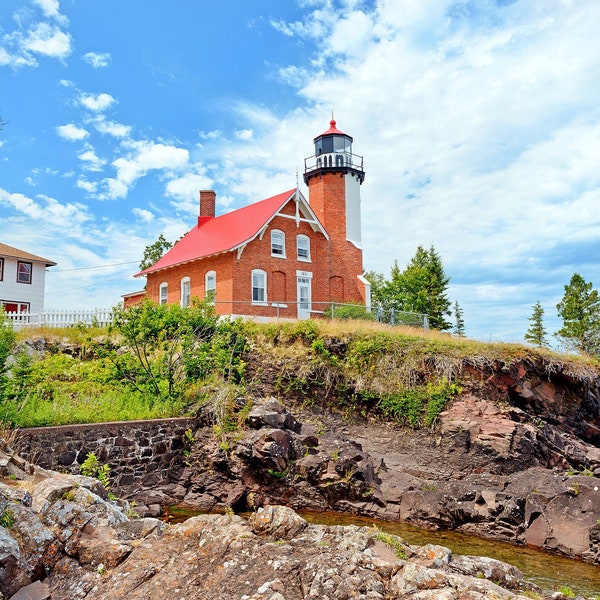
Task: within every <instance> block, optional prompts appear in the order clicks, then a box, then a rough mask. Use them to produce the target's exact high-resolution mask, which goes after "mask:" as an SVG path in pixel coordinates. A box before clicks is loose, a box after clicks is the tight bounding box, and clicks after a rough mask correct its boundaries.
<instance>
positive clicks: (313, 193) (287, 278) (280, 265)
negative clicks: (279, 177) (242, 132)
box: [147, 173, 364, 318]
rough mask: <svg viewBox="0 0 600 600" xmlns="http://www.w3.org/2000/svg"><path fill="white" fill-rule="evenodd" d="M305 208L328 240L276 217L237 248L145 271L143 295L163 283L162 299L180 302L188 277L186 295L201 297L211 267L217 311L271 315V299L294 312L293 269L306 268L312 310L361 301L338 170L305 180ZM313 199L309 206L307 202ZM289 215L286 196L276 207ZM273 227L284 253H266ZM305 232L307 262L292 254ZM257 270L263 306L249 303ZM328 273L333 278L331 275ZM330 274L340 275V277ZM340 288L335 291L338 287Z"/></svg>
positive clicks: (155, 293) (358, 260)
mask: <svg viewBox="0 0 600 600" xmlns="http://www.w3.org/2000/svg"><path fill="white" fill-rule="evenodd" d="M309 189H310V203H311V207H312V208H313V210H315V212H316V213H317V214H318V216H319V220H320V221H321V222H322V223H323V224H324V225H325V228H326V230H327V232H328V234H329V235H330V241H329V242H328V241H327V239H326V238H325V237H324V236H323V234H322V233H319V232H315V231H313V229H312V227H311V226H310V225H309V224H308V223H305V222H299V223H298V224H297V223H296V221H295V219H290V218H285V217H280V216H277V217H275V218H274V219H273V220H272V221H271V222H270V224H269V226H268V228H267V229H266V231H264V233H263V234H262V235H261V236H258V237H256V238H255V239H253V240H252V241H250V242H249V243H248V245H247V246H246V247H245V248H244V249H243V250H242V252H241V256H240V258H239V259H238V252H237V251H236V252H227V253H223V254H221V255H218V256H212V257H208V258H204V259H201V260H196V261H193V262H190V263H187V264H185V265H181V266H178V267H174V268H171V269H166V270H164V271H160V272H158V273H151V274H150V275H148V282H147V294H148V297H149V298H150V299H151V300H154V301H155V302H157V301H158V298H159V286H160V285H161V283H167V284H168V290H169V292H168V302H169V303H170V304H171V303H178V302H179V301H180V290H181V279H182V278H184V277H189V278H190V292H191V296H192V297H197V298H204V296H205V276H206V273H207V272H208V271H215V272H216V280H217V295H216V301H217V303H216V310H217V313H219V314H222V315H227V314H244V315H253V316H257V317H267V318H273V317H274V316H275V315H276V312H275V309H274V308H273V307H272V306H271V304H272V303H273V302H280V303H287V304H288V307H287V308H281V309H280V310H279V316H280V317H281V318H295V317H296V316H297V306H296V301H297V275H296V271H309V272H311V273H313V278H312V301H313V308H315V310H324V309H325V308H326V305H327V303H328V302H330V301H332V300H334V301H338V302H364V294H362V293H361V288H360V287H359V282H358V280H357V275H359V274H361V273H362V251H361V250H360V249H359V248H357V247H356V246H354V245H353V244H351V243H349V242H348V241H347V240H346V229H345V223H346V212H345V182H344V178H343V177H340V176H339V174H333V173H328V174H325V175H324V176H323V177H322V178H320V179H317V178H315V179H313V180H311V182H310V184H309ZM313 201H314V203H315V206H313ZM281 212H282V213H283V214H286V215H290V216H294V215H295V213H296V207H295V202H294V201H293V200H290V201H289V202H288V204H287V205H286V206H285V207H283V209H282V210H281ZM273 229H278V230H280V231H282V232H283V233H284V234H285V250H286V252H285V258H281V257H278V256H272V255H271V231H272V230H273ZM298 235H306V236H307V237H308V238H309V239H310V255H311V261H310V262H305V261H300V260H298V259H297V247H296V237H297V236H298ZM253 269H262V270H263V271H265V272H266V274H267V302H268V304H269V306H259V305H253V304H251V300H252V270H253ZM332 278H333V279H332ZM336 278H341V279H342V282H341V283H340V281H339V280H338V279H336ZM340 290H341V291H340Z"/></svg>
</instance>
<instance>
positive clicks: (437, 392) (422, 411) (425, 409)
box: [377, 379, 461, 428]
mask: <svg viewBox="0 0 600 600" xmlns="http://www.w3.org/2000/svg"><path fill="white" fill-rule="evenodd" d="M460 391H461V388H460V386H458V385H457V384H455V383H450V382H448V381H447V380H445V379H444V380H442V381H440V382H438V383H428V384H427V385H426V386H419V387H416V388H414V389H406V390H402V391H401V392H399V393H397V394H393V395H387V396H383V397H382V398H381V399H380V400H379V402H378V404H377V406H378V408H379V409H380V410H381V412H382V413H383V414H384V416H385V417H387V418H389V419H393V420H394V421H399V422H400V423H404V424H406V425H409V426H410V427H415V428H416V427H419V426H421V425H425V426H426V427H431V426H433V425H435V423H436V421H437V418H438V416H439V414H440V412H442V410H443V408H444V406H445V405H446V403H447V402H448V401H449V400H450V399H451V398H452V397H453V396H455V395H456V394H458V393H459V392H460Z"/></svg>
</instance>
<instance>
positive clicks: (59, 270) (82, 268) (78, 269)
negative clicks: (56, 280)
mask: <svg viewBox="0 0 600 600" xmlns="http://www.w3.org/2000/svg"><path fill="white" fill-rule="evenodd" d="M137 262H138V261H137V260H130V261H128V262H120V263H113V264H112V265H98V266H97V267H74V268H73V269H52V270H51V271H47V273H67V272H69V271H90V270H91V269H107V268H108V267H119V266H121V265H133V264H134V263H137Z"/></svg>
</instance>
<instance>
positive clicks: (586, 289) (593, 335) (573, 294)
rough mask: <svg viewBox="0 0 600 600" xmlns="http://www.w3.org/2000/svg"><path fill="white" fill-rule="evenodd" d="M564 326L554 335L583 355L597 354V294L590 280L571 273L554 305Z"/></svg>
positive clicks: (599, 349) (599, 302)
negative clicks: (559, 298)
mask: <svg viewBox="0 0 600 600" xmlns="http://www.w3.org/2000/svg"><path fill="white" fill-rule="evenodd" d="M556 308H557V310H558V315H559V316H560V317H561V318H562V320H563V326H562V327H561V328H560V329H559V330H558V332H557V334H556V335H557V336H558V337H559V338H560V339H561V340H563V341H564V342H565V344H566V345H567V346H569V347H571V348H573V349H575V350H577V351H579V352H585V353H586V354H592V355H599V354H600V296H599V295H598V290H595V289H593V284H592V282H589V283H588V282H586V281H585V279H584V278H583V277H582V276H581V275H579V273H574V274H573V276H572V277H571V281H570V282H569V284H568V285H565V294H564V296H563V298H562V300H561V301H560V302H559V303H558V304H557V305H556Z"/></svg>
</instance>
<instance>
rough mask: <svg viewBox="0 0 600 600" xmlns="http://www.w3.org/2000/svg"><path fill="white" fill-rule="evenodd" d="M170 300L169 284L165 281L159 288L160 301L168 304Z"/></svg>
mask: <svg viewBox="0 0 600 600" xmlns="http://www.w3.org/2000/svg"><path fill="white" fill-rule="evenodd" d="M168 300H169V284H168V283H167V282H165V281H163V283H161V284H160V286H159V288H158V303H159V304H166V303H167V301H168Z"/></svg>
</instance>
